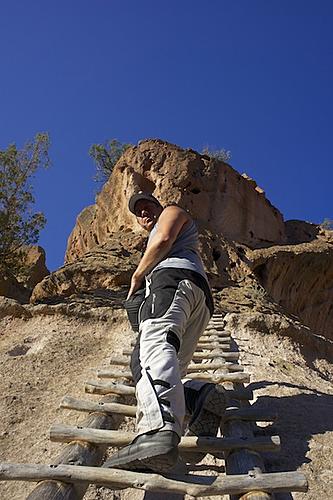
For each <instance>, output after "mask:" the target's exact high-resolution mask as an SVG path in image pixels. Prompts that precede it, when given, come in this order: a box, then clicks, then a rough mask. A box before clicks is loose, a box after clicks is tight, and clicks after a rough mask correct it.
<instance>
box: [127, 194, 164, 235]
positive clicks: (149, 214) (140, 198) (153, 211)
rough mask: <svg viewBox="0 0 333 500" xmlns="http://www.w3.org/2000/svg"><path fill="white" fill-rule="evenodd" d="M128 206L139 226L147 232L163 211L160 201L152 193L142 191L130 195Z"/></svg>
mask: <svg viewBox="0 0 333 500" xmlns="http://www.w3.org/2000/svg"><path fill="white" fill-rule="evenodd" d="M128 208H129V210H130V211H131V212H132V213H133V214H134V215H135V217H136V220H137V221H138V223H139V224H140V226H141V227H142V228H143V229H145V230H146V231H148V232H150V231H151V230H152V229H153V227H154V226H155V224H156V222H157V220H158V218H159V216H160V214H161V212H162V211H163V207H162V205H161V204H160V202H159V201H158V200H157V199H156V198H155V197H154V196H153V195H152V194H150V193H144V192H143V191H140V192H139V193H137V194H134V195H133V196H131V198H130V200H129V203H128Z"/></svg>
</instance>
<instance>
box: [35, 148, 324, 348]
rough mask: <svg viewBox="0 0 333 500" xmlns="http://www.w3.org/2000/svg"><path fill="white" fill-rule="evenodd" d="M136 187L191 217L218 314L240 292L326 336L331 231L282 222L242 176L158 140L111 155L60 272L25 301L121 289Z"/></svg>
mask: <svg viewBox="0 0 333 500" xmlns="http://www.w3.org/2000/svg"><path fill="white" fill-rule="evenodd" d="M139 190H145V191H149V192H154V194H155V195H156V196H157V197H158V198H159V199H160V200H161V202H162V204H163V205H168V204H170V203H173V202H176V203H178V204H179V205H180V206H182V207H183V208H184V209H186V210H188V211H189V212H190V213H191V214H192V216H193V217H194V218H195V219H196V222H197V225H198V229H199V241H200V251H201V255H202V257H203V261H204V264H205V268H206V271H207V274H208V277H209V280H210V283H211V285H212V287H214V288H215V289H216V290H220V291H222V293H224V292H223V289H225V287H228V289H227V290H228V291H227V295H228V296H229V299H230V297H231V299H230V300H231V302H230V304H231V305H230V304H229V306H228V308H227V311H228V312H233V311H240V310H241V308H242V307H243V306H242V305H241V306H240V305H239V303H237V300H236V301H235V303H234V304H233V301H232V296H233V295H234V294H235V291H236V290H237V288H238V289H242V290H243V291H246V294H245V296H244V297H243V299H242V301H243V304H244V303H246V302H247V301H249V300H250V302H251V301H252V303H256V302H257V301H258V300H260V298H261V296H262V295H263V294H268V296H269V297H270V299H271V300H273V301H275V302H276V304H277V305H279V306H281V307H282V308H283V310H284V311H285V312H286V313H289V314H294V315H297V316H299V318H300V319H301V320H302V322H303V323H304V324H305V325H307V326H309V327H311V328H312V330H313V331H314V332H316V333H317V334H322V335H324V336H325V337H326V338H333V328H332V327H333V289H332V286H331V283H332V282H333V281H332V278H333V259H332V244H333V232H332V231H325V230H323V229H322V228H320V227H319V226H317V225H315V224H311V223H307V222H304V221H287V222H286V223H284V222H283V219H282V216H281V214H280V212H278V210H277V209H275V208H274V207H273V206H272V205H271V204H270V202H269V201H268V200H267V199H266V198H265V196H264V192H263V190H262V189H261V188H259V187H258V186H257V184H256V183H255V181H254V180H253V179H251V178H250V177H249V176H247V175H246V174H243V175H240V174H238V173H237V172H236V171H235V170H234V169H233V168H231V167H230V166H229V165H227V164H225V163H223V162H221V161H217V160H215V159H214V158H209V157H208V156H206V155H200V154H199V153H197V152H195V151H193V150H183V149H181V148H179V147H177V146H175V145H172V144H169V143H166V142H163V141H160V140H148V141H143V142H141V143H139V145H138V146H136V147H132V148H129V149H128V150H127V151H126V152H125V153H124V155H123V156H122V157H121V158H120V160H119V161H118V163H117V165H116V166H115V168H114V171H113V173H112V175H111V177H110V179H109V180H108V181H107V182H106V184H105V185H104V187H103V189H102V191H101V192H100V194H99V195H98V196H97V199H96V204H95V205H92V206H89V207H87V208H85V209H84V210H83V211H82V212H81V214H80V215H79V216H78V219H77V223H76V226H75V227H74V229H73V231H72V234H71V235H70V238H69V240H68V247H67V253H66V262H67V265H65V266H64V267H62V268H60V269H59V270H58V271H56V272H54V273H52V274H51V275H49V276H47V277H46V278H44V280H43V281H42V282H40V283H39V284H38V285H37V286H36V287H35V289H34V292H33V295H32V302H45V301H46V302H47V301H48V300H49V299H50V298H52V297H57V296H60V297H69V296H71V295H73V294H78V293H82V292H87V291H89V290H96V289H101V288H102V289H109V290H110V289H115V290H117V289H119V287H122V286H126V285H128V284H129V281H130V276H131V274H132V272H133V270H134V268H135V266H136V264H137V263H138V261H139V258H140V252H141V251H142V250H143V248H144V241H145V238H146V234H144V233H143V232H142V229H141V228H140V226H139V225H138V224H137V222H136V220H135V218H134V217H133V215H132V214H131V213H130V212H129V211H128V208H127V203H128V198H129V197H130V196H131V194H132V193H133V192H137V191H139ZM253 301H254V302H253Z"/></svg>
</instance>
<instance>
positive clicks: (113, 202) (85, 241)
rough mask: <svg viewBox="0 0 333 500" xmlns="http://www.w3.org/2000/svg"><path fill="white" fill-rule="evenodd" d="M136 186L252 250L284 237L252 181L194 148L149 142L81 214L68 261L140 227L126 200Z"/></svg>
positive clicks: (125, 159)
mask: <svg viewBox="0 0 333 500" xmlns="http://www.w3.org/2000/svg"><path fill="white" fill-rule="evenodd" d="M140 190H143V191H149V192H154V195H155V196H157V197H158V198H159V199H160V201H161V203H162V204H163V205H167V204H171V203H177V204H178V205H180V206H181V207H182V208H184V209H185V210H188V211H189V212H190V213H191V214H192V216H193V217H194V218H195V219H196V220H197V221H198V223H199V225H200V226H201V227H203V228H205V229H207V230H210V231H212V232H214V233H216V234H219V235H220V236H223V237H224V238H227V239H231V240H236V241H238V242H240V243H243V244H245V245H248V246H249V247H251V248H256V247H263V246H269V245H272V244H277V243H283V242H285V241H286V234H285V226H284V223H283V218H282V215H281V213H280V212H279V211H278V210H277V209H276V208H274V207H273V206H272V205H271V203H270V202H269V201H268V200H267V199H266V197H265V195H264V193H263V191H262V190H261V189H260V188H258V186H257V185H256V183H255V182H254V181H253V180H252V179H250V178H249V177H247V176H245V177H243V176H242V175H240V174H239V173H238V172H236V170H234V169H233V168H232V167H230V166H229V165H227V164H226V163H223V162H222V161H218V160H216V159H212V158H210V157H208V156H206V155H201V154H199V153H197V152H195V151H193V150H184V149H181V148H179V147H177V146H175V145H173V144H169V143H167V142H163V141H160V140H147V141H143V142H141V143H140V144H139V145H138V146H135V147H132V148H129V149H128V150H126V152H125V153H124V155H123V156H122V157H121V159H120V160H119V161H118V163H117V165H116V166H115V168H114V171H113V173H112V175H111V177H110V179H109V180H108V181H107V182H106V184H105V185H104V187H103V189H102V191H101V193H100V194H99V195H98V196H97V199H96V205H93V206H90V207H88V208H86V209H84V210H83V212H81V214H80V215H79V217H78V219H77V224H76V226H75V228H74V230H73V232H72V234H71V236H70V238H69V241H68V246H67V252H66V262H67V263H69V262H73V261H74V260H76V259H77V258H78V257H80V256H81V255H82V254H83V253H85V252H87V251H89V250H90V249H91V248H93V247H94V246H96V244H103V243H105V242H106V241H107V240H108V238H109V236H110V234H112V233H113V232H117V231H122V230H124V229H126V228H130V229H133V230H134V231H139V226H138V225H137V223H136V221H135V219H134V217H133V216H132V214H130V213H129V212H128V209H127V203H128V198H129V197H130V196H131V195H132V194H133V193H134V192H136V191H140Z"/></svg>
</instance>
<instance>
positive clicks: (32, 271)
mask: <svg viewBox="0 0 333 500" xmlns="http://www.w3.org/2000/svg"><path fill="white" fill-rule="evenodd" d="M24 253H25V258H24V263H25V266H26V271H25V273H24V276H22V277H20V276H19V277H18V280H19V281H20V282H21V283H22V284H23V285H24V286H26V287H27V288H29V289H32V288H34V286H36V285H37V283H39V282H40V281H42V279H43V278H45V276H47V275H48V274H49V273H50V271H49V270H48V268H47V267H46V263H45V258H46V257H45V251H44V249H43V248H42V247H40V246H39V245H29V246H25V247H24Z"/></svg>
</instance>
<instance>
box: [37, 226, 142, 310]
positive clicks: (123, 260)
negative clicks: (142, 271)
mask: <svg viewBox="0 0 333 500" xmlns="http://www.w3.org/2000/svg"><path fill="white" fill-rule="evenodd" d="M141 245H142V237H141V236H140V235H135V234H133V233H130V234H129V233H127V236H126V235H123V237H122V235H120V234H115V235H114V236H113V238H111V239H110V240H109V241H108V243H106V244H105V245H100V246H99V247H95V248H94V250H92V251H91V252H87V253H86V254H85V255H84V256H82V257H81V258H80V259H78V260H76V261H75V262H73V263H71V264H67V265H65V266H63V267H61V268H60V269H58V270H57V271H55V272H53V273H51V274H50V275H48V276H47V277H46V278H44V279H43V280H42V281H41V282H40V283H38V285H37V286H36V287H35V288H34V290H33V293H32V296H31V302H32V303H35V302H41V301H50V300H51V301H52V300H53V299H54V298H57V297H69V296H71V295H74V294H79V293H82V292H87V291H92V290H98V289H107V290H119V288H120V287H121V286H122V285H127V284H128V283H129V282H130V278H131V274H132V273H133V271H134V269H135V267H136V265H137V264H138V262H139V259H140V255H141V251H140V249H141Z"/></svg>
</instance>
